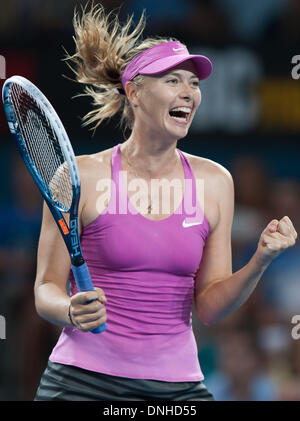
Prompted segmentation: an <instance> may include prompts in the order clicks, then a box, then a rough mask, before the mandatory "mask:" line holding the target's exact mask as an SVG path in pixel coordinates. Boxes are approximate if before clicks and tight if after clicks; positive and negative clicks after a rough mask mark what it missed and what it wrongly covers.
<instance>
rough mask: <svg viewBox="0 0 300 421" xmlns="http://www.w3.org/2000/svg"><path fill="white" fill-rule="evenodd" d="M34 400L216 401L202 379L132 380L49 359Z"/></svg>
mask: <svg viewBox="0 0 300 421" xmlns="http://www.w3.org/2000/svg"><path fill="white" fill-rule="evenodd" d="M34 400H35V401H151V400H163V401H214V400H215V399H214V397H213V395H212V394H211V393H210V392H209V391H208V390H207V388H206V386H205V385H204V383H203V382H176V383H175V382H174V383H173V382H163V381H157V380H143V379H129V378H125V377H116V376H110V375H107V374H102V373H96V372H93V371H88V370H84V369H82V368H79V367H75V366H71V365H64V364H58V363H52V362H51V361H49V362H48V365H47V368H46V370H45V371H44V373H43V375H42V378H41V382H40V385H39V388H38V390H37V393H36V396H35V399H34Z"/></svg>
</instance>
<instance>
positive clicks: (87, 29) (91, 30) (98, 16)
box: [65, 5, 177, 133]
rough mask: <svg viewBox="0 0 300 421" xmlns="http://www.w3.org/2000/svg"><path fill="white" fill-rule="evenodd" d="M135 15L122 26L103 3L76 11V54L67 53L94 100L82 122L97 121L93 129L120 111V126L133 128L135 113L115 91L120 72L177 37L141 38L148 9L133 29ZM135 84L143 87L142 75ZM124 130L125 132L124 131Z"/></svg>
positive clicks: (136, 78) (90, 122)
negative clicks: (141, 56) (142, 54)
mask: <svg viewBox="0 0 300 421" xmlns="http://www.w3.org/2000/svg"><path fill="white" fill-rule="evenodd" d="M132 23H133V14H132V15H131V16H130V17H129V18H128V20H127V22H126V23H125V24H124V25H123V26H122V25H121V24H120V21H119V17H118V15H114V16H113V12H110V13H109V14H108V15H106V13H105V10H104V7H103V6H101V5H98V6H92V8H91V9H90V10H89V11H86V8H83V9H82V15H81V16H79V14H78V13H77V12H76V10H75V13H74V18H73V25H74V30H75V36H74V37H73V38H74V41H75V47H76V51H75V54H73V55H69V54H67V56H66V58H65V60H67V61H71V62H72V63H73V64H74V66H71V65H70V64H69V67H70V68H71V69H72V71H73V72H74V73H75V76H76V81H77V82H79V83H82V84H86V85H89V86H86V87H85V88H84V94H81V95H87V96H90V97H91V98H92V100H93V102H92V103H93V106H94V109H93V110H92V111H90V112H89V113H88V114H86V115H85V116H84V117H83V119H82V120H83V125H84V126H86V125H89V124H94V126H93V129H94V130H96V129H97V127H98V126H99V125H100V124H101V123H102V122H103V121H104V120H106V119H110V118H112V117H113V116H114V115H116V114H117V113H118V112H121V119H120V126H121V127H123V129H124V131H125V130H126V129H132V127H133V124H134V113H133V110H132V108H131V105H130V102H129V101H128V99H127V97H126V95H121V94H119V93H118V92H116V89H118V90H120V89H121V90H122V89H123V86H122V83H121V75H122V72H123V71H124V69H125V67H126V66H127V64H128V63H129V62H130V61H131V60H132V59H133V58H134V57H135V56H137V55H138V54H140V53H141V52H142V51H144V50H146V49H148V48H151V47H153V46H155V45H158V44H161V43H163V42H168V41H177V40H176V39H175V38H162V37H158V36H156V37H151V38H146V39H144V40H143V39H142V34H143V30H144V28H145V25H146V18H145V11H143V13H142V15H141V17H140V20H139V22H138V23H137V25H136V26H135V28H134V29H133V30H132V31H130V28H131V26H132ZM134 83H135V84H136V86H141V85H142V83H143V76H142V75H137V76H136V77H135V78H134ZM123 133H124V132H123Z"/></svg>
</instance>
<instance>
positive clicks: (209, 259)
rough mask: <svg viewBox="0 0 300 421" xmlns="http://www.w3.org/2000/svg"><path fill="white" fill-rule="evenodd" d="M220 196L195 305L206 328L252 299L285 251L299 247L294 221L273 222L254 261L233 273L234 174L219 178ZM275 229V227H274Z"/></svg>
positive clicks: (202, 262) (203, 258) (199, 274)
mask: <svg viewBox="0 0 300 421" xmlns="http://www.w3.org/2000/svg"><path fill="white" fill-rule="evenodd" d="M217 182H218V184H217V187H216V194H217V195H218V197H219V198H220V199H219V219H218V223H217V225H216V227H215V229H214V230H213V231H212V233H211V234H210V236H209V237H208V239H207V242H206V245H205V248H204V252H203V257H202V261H201V265H200V268H199V271H198V273H197V276H196V288H195V304H196V310H197V313H198V315H199V317H200V319H201V321H202V322H203V323H204V324H205V325H211V324H214V323H217V322H219V321H221V320H223V319H224V318H225V317H227V316H228V315H229V314H231V313H232V312H233V311H235V310H237V309H238V308H239V307H240V306H241V305H242V304H244V303H245V301H246V300H247V299H248V298H249V296H250V295H251V293H252V292H253V290H254V289H255V287H256V286H257V283H258V282H259V280H260V278H261V276H262V274H263V272H264V271H265V269H266V268H267V267H268V265H269V264H270V262H271V261H272V259H274V258H275V257H276V256H277V255H278V254H279V253H280V252H281V251H283V250H284V249H285V248H287V247H289V246H291V245H293V244H295V239H296V237H297V233H296V231H295V230H294V228H293V225H292V223H291V221H290V220H289V222H288V221H287V220H286V219H285V218H283V219H282V220H281V221H280V222H279V221H277V222H275V221H276V220H274V221H272V222H271V223H270V224H268V226H267V227H266V229H265V230H264V231H263V233H262V235H261V237H260V239H259V243H258V247H257V250H256V252H255V253H254V255H253V256H252V258H251V259H250V261H249V262H248V263H247V264H246V265H245V266H244V267H243V268H241V269H240V270H239V271H237V272H235V273H233V274H232V262H231V261H232V259H231V226H232V219H233V208H234V187H233V181H232V178H231V175H230V174H229V173H228V172H227V171H226V170H224V173H223V176H220V175H219V176H218V180H217ZM272 224H275V225H274V228H273V225H272Z"/></svg>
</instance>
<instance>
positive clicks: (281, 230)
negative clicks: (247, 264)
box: [256, 216, 297, 264]
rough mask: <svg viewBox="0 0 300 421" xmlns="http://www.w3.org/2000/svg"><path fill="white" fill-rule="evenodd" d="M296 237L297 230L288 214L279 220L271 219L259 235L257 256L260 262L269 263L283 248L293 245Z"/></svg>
mask: <svg viewBox="0 0 300 421" xmlns="http://www.w3.org/2000/svg"><path fill="white" fill-rule="evenodd" d="M296 239H297V232H296V230H295V228H294V226H293V223H292V221H291V220H290V218H289V217H288V216H284V217H283V218H282V219H280V221H278V220H277V219H273V220H272V221H271V222H270V223H269V224H268V225H267V227H266V228H265V229H264V231H263V232H262V234H261V236H260V239H259V242H258V246H257V252H256V253H257V256H258V258H259V260H260V261H261V263H262V264H269V263H270V262H271V260H273V259H274V258H275V257H277V256H278V255H279V254H280V253H281V252H283V251H284V250H285V249H287V248H288V247H291V246H294V245H295V243H296Z"/></svg>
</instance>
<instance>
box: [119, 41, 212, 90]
mask: <svg viewBox="0 0 300 421" xmlns="http://www.w3.org/2000/svg"><path fill="white" fill-rule="evenodd" d="M186 60H192V61H193V62H194V64H195V65H196V70H197V76H198V77H199V79H200V80H203V79H206V78H207V77H208V76H209V75H210V74H211V72H212V63H211V61H210V60H209V59H208V58H207V57H205V56H199V55H191V54H190V53H189V52H188V49H187V48H186V46H185V45H184V44H181V43H180V42H177V41H170V42H164V43H162V44H159V45H155V46H154V47H151V48H148V49H147V50H145V51H143V52H142V53H140V54H138V55H137V56H136V57H135V58H134V59H133V60H131V62H130V63H128V65H127V66H126V68H125V70H124V72H123V74H122V77H121V80H122V85H123V87H124V89H125V86H126V83H127V82H128V81H130V80H132V79H134V78H135V76H137V75H154V74H157V73H161V72H164V71H166V70H168V69H171V68H172V67H175V66H177V64H180V63H182V62H184V61H186Z"/></svg>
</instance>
